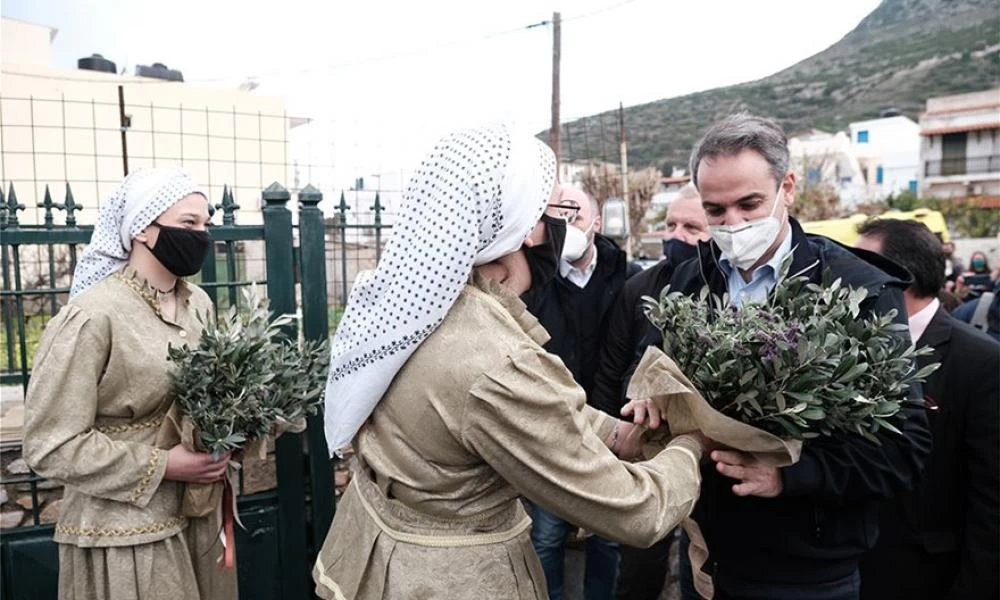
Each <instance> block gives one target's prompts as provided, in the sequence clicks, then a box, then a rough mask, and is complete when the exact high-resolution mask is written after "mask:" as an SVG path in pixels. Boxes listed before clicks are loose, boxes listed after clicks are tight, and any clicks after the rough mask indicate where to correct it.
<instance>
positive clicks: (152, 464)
mask: <svg viewBox="0 0 1000 600" xmlns="http://www.w3.org/2000/svg"><path fill="white" fill-rule="evenodd" d="M160 452H161V451H160V450H155V449H154V450H153V456H152V457H150V459H149V465H148V466H147V467H146V474H145V475H144V476H143V478H142V480H140V481H139V485H137V486H136V488H135V489H134V490H132V498H131V499H132V504H136V503H137V502H139V498H142V495H143V494H144V493H145V492H146V488H147V487H149V482H150V480H151V479H153V473H155V472H156V467H157V465H159V464H160Z"/></svg>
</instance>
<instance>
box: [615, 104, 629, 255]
mask: <svg viewBox="0 0 1000 600" xmlns="http://www.w3.org/2000/svg"><path fill="white" fill-rule="evenodd" d="M618 157H619V159H620V160H621V166H622V200H624V201H625V202H624V205H625V224H626V227H627V228H628V233H629V238H628V240H626V242H625V254H626V256H627V258H628V259H629V260H632V218H631V216H630V214H631V211H630V210H629V204H630V202H629V197H628V145H627V144H626V142H625V107H624V106H623V105H622V103H621V102H619V103H618Z"/></svg>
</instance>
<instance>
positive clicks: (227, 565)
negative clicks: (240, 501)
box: [222, 477, 236, 570]
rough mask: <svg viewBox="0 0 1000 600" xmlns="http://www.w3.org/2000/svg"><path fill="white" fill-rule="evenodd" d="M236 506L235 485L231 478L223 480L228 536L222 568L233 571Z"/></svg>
mask: <svg viewBox="0 0 1000 600" xmlns="http://www.w3.org/2000/svg"><path fill="white" fill-rule="evenodd" d="M235 505H236V503H235V502H234V496H233V484H232V483H230V481H229V478H228V477H226V478H225V479H224V480H223V489H222V527H223V531H225V534H226V543H225V544H224V547H225V549H226V550H225V554H223V559H222V568H223V569H227V570H229V569H232V568H233V567H234V566H236V531H235V527H234V525H233V523H234V521H235V520H236V515H235V513H234V512H233V507H234V506H235Z"/></svg>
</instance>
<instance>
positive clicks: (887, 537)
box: [862, 308, 1000, 600]
mask: <svg viewBox="0 0 1000 600" xmlns="http://www.w3.org/2000/svg"><path fill="white" fill-rule="evenodd" d="M921 346H930V347H931V348H932V349H933V354H931V355H929V356H925V357H922V358H921V359H920V363H921V364H922V365H926V364H930V363H934V362H939V363H941V367H940V368H939V369H938V370H937V371H935V372H934V373H932V374H931V375H930V377H929V378H928V380H927V382H926V383H925V384H924V397H925V404H926V405H927V407H928V411H927V414H928V421H929V424H930V429H931V435H932V437H933V440H934V447H933V450H932V451H931V455H930V458H929V459H928V461H927V466H926V470H925V472H924V479H923V481H922V483H921V484H920V486H919V487H918V488H917V489H916V490H915V491H913V492H911V493H908V494H904V495H902V496H901V497H899V498H898V499H897V500H895V501H894V502H891V503H889V504H887V505H886V506H885V507H884V509H883V510H882V511H881V515H880V529H881V535H880V539H879V541H878V543H877V545H876V547H875V549H874V550H873V551H872V553H871V555H869V557H867V559H866V560H865V562H864V563H863V565H862V595H863V597H864V598H879V599H892V598H904V597H905V598H907V599H915V598H928V599H931V598H934V599H935V600H937V599H940V598H948V599H950V600H951V599H955V600H957V599H959V598H983V599H989V598H1000V578H998V569H1000V516H998V510H1000V434H998V432H1000V375H998V368H997V367H998V366H1000V344H998V343H996V342H995V341H994V340H992V339H991V338H989V337H988V336H986V335H984V334H983V333H982V332H980V331H978V330H976V329H975V328H973V327H970V326H969V325H967V324H965V323H962V322H960V321H958V320H957V319H955V318H954V317H952V316H951V315H949V314H948V313H947V311H945V309H944V308H941V309H939V310H938V312H937V313H936V314H935V315H934V318H933V319H932V320H931V322H930V324H929V325H928V327H927V329H926V331H924V334H923V335H922V336H921V337H920V339H919V340H918V341H917V347H921Z"/></svg>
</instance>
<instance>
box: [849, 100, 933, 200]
mask: <svg viewBox="0 0 1000 600" xmlns="http://www.w3.org/2000/svg"><path fill="white" fill-rule="evenodd" d="M850 132H851V133H850V136H851V145H852V147H853V149H854V156H855V157H856V158H857V159H858V163H859V165H860V167H861V170H862V174H863V176H864V182H865V190H866V196H867V197H868V199H869V200H884V199H885V198H886V197H888V196H889V195H891V194H898V193H899V192H903V191H907V190H909V191H911V192H913V193H917V187H918V182H919V178H920V126H919V125H917V124H916V123H915V122H913V121H912V120H911V119H909V118H907V117H904V116H889V117H885V118H881V119H872V120H869V121H859V122H857V123H851V124H850Z"/></svg>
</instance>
